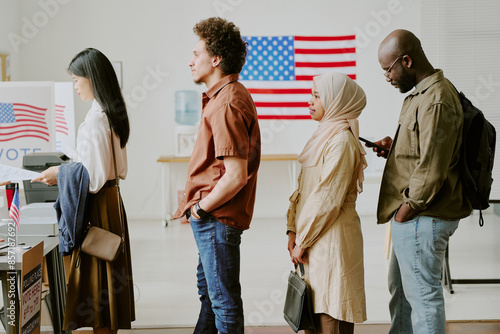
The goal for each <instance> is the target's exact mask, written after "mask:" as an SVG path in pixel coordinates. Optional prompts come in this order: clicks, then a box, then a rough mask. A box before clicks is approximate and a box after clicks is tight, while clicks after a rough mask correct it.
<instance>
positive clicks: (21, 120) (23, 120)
mask: <svg viewBox="0 0 500 334" xmlns="http://www.w3.org/2000/svg"><path fill="white" fill-rule="evenodd" d="M17 122H35V123H42V124H46V123H45V122H44V121H37V120H34V119H18V120H17Z"/></svg>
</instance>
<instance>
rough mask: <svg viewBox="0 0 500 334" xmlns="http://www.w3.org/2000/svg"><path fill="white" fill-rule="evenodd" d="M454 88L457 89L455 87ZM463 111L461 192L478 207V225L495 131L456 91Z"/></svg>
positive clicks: (484, 203) (487, 189) (487, 195)
mask: <svg viewBox="0 0 500 334" xmlns="http://www.w3.org/2000/svg"><path fill="white" fill-rule="evenodd" d="M457 92H458V91H457ZM458 95H459V97H460V103H461V104H462V109H463V112H464V124H463V130H462V148H461V154H460V176H461V179H462V184H463V189H464V193H465V195H466V196H467V198H468V199H469V201H470V203H471V204H472V208H473V209H475V210H479V226H483V225H484V219H483V213H482V211H481V210H484V209H487V208H488V207H489V206H490V204H489V199H490V192H491V184H492V183H493V178H492V170H493V160H494V159H495V144H496V131H495V128H494V127H493V125H491V123H490V122H488V121H487V120H486V118H485V117H484V114H483V113H482V111H481V110H479V109H478V108H476V107H474V105H472V102H471V101H470V100H469V99H468V98H467V97H465V95H464V93H462V92H459V93H458Z"/></svg>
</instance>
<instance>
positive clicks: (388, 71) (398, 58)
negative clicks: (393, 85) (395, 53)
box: [382, 55, 406, 77]
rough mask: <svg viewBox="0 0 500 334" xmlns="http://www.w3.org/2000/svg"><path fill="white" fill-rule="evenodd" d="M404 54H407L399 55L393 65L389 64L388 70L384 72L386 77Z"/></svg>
mask: <svg viewBox="0 0 500 334" xmlns="http://www.w3.org/2000/svg"><path fill="white" fill-rule="evenodd" d="M404 56H406V55H402V56H399V57H397V58H396V59H395V60H394V61H393V62H392V64H391V66H389V68H388V69H387V70H385V71H384V72H383V73H382V74H383V75H384V76H385V77H386V76H387V75H388V74H389V73H391V70H392V68H393V67H394V65H396V63H397V62H398V60H400V59H401V58H403V57H404Z"/></svg>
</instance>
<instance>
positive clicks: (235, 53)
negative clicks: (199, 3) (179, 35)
mask: <svg viewBox="0 0 500 334" xmlns="http://www.w3.org/2000/svg"><path fill="white" fill-rule="evenodd" d="M193 31H194V33H195V34H196V35H198V37H199V38H200V39H201V40H203V41H205V45H206V48H207V51H208V54H209V55H210V56H212V57H213V56H219V57H221V58H222V60H221V62H220V64H219V68H220V69H221V71H222V73H224V74H225V75H228V74H233V73H240V71H241V69H242V68H243V65H245V58H246V56H247V45H248V43H247V42H246V41H244V40H243V39H242V38H241V34H240V30H239V29H238V27H236V26H235V25H234V23H232V22H228V21H226V20H225V19H223V18H220V17H211V18H208V19H206V20H201V21H200V22H198V23H197V24H196V25H195V26H194V28H193Z"/></svg>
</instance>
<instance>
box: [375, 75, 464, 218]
mask: <svg viewBox="0 0 500 334" xmlns="http://www.w3.org/2000/svg"><path fill="white" fill-rule="evenodd" d="M462 125H463V112H462V106H461V104H460V99H459V97H458V94H457V92H456V90H455V88H454V87H453V85H452V84H451V83H450V82H449V81H448V80H447V79H446V78H445V77H444V75H443V71H442V70H437V71H436V73H434V74H433V75H431V76H429V77H427V78H426V79H424V81H422V82H421V83H420V84H419V85H417V87H416V88H415V90H414V91H413V92H412V93H411V94H410V95H408V96H407V97H406V99H405V100H404V103H403V107H402V110H401V114H400V116H399V121H398V128H397V131H396V135H395V137H394V141H393V144H392V147H391V150H390V152H389V156H388V158H387V163H386V166H385V169H384V174H383V177H382V184H381V188H380V196H379V201H378V208H377V220H378V224H383V223H386V222H388V221H389V220H390V219H391V217H392V216H393V215H394V213H395V211H396V210H397V209H398V208H399V207H400V206H401V204H402V203H407V204H408V205H409V206H410V207H412V208H413V209H416V210H419V211H420V212H419V215H422V216H429V217H435V218H440V219H444V220H457V219H461V218H464V217H467V216H468V215H470V213H471V211H472V207H471V205H470V203H469V201H468V199H467V198H466V196H465V195H464V193H463V189H462V182H461V180H460V173H459V163H458V162H459V158H460V145H461V143H462Z"/></svg>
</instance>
